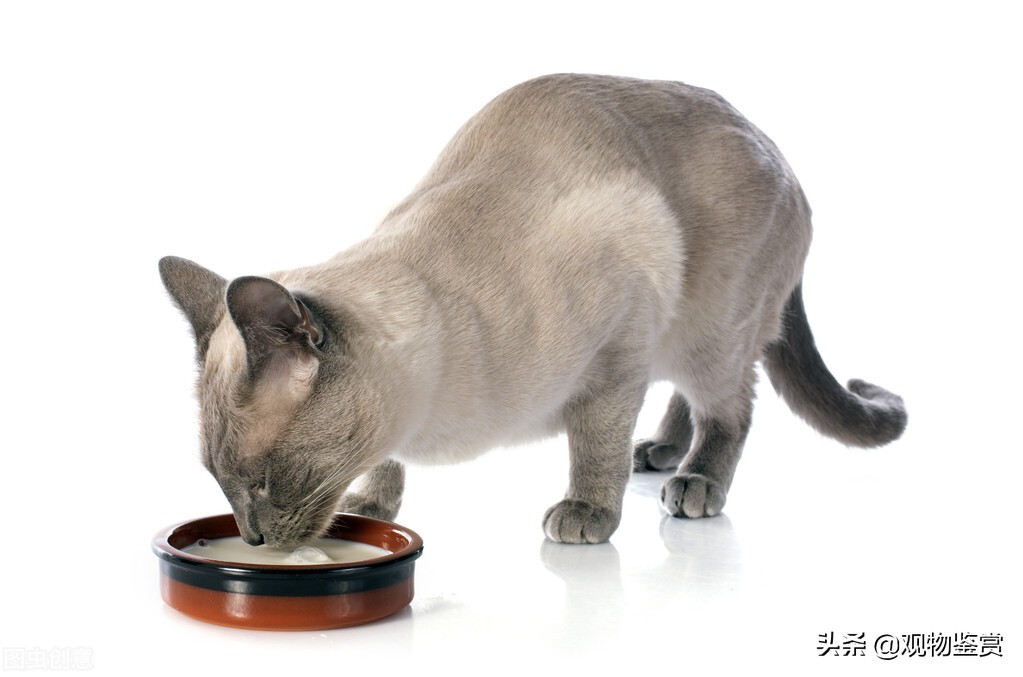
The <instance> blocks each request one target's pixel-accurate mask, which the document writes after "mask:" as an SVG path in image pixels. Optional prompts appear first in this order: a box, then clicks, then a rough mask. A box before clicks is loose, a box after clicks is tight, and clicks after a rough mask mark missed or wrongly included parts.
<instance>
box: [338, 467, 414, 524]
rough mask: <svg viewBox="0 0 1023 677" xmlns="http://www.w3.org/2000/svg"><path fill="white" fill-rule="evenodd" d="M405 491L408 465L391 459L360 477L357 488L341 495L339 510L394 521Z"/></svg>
mask: <svg viewBox="0 0 1023 677" xmlns="http://www.w3.org/2000/svg"><path fill="white" fill-rule="evenodd" d="M404 491H405V466H403V465H402V464H401V463H398V462H397V461H393V460H391V459H388V460H386V461H384V462H383V463H381V464H379V465H377V466H374V467H373V468H372V469H371V470H370V471H369V472H367V473H366V474H365V475H363V476H362V477H360V478H359V484H358V489H357V490H356V491H350V492H348V493H346V494H345V495H344V496H342V497H341V502H340V503H339V504H338V508H337V509H338V511H340V512H349V513H354V514H356V515H365V516H366V517H376V518H377V519H383V520H393V519H394V518H395V517H397V516H398V509H399V508H401V496H402V493H403V492H404Z"/></svg>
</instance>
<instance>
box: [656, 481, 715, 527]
mask: <svg viewBox="0 0 1023 677" xmlns="http://www.w3.org/2000/svg"><path fill="white" fill-rule="evenodd" d="M725 496H726V492H725V488H724V487H722V486H721V484H720V483H718V482H716V481H714V480H712V479H710V478H709V477H707V476H705V475H698V474H696V473H683V474H680V475H675V476H674V477H672V478H671V479H669V480H667V481H666V482H665V483H664V485H663V486H662V487H661V505H663V506H664V509H665V510H667V511H668V512H669V513H670V514H671V515H673V516H674V517H713V516H714V515H717V514H718V513H720V512H721V509H722V508H724V507H725Z"/></svg>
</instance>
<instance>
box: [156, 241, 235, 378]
mask: <svg viewBox="0 0 1023 677" xmlns="http://www.w3.org/2000/svg"><path fill="white" fill-rule="evenodd" d="M160 278H161V279H162V280H163V286H164V287H166V288H167V291H168V292H169V293H170V295H171V297H172V298H173V299H174V303H175V304H177V306H178V308H180V309H181V312H183V313H184V314H185V317H186V318H188V322H189V324H191V325H192V333H193V334H194V335H195V346H196V353H197V355H198V357H199V360H200V361H202V360H203V359H204V358H205V356H206V349H207V348H208V347H209V344H210V336H211V335H212V334H213V330H214V329H216V328H217V325H218V324H220V320H221V319H222V318H223V317H224V311H225V305H224V290H225V289H227V280H225V279H224V278H222V277H220V276H219V275H217V274H216V273H214V272H213V271H211V270H207V269H206V268H203V267H202V266H200V265H199V264H198V263H194V262H192V261H189V260H188V259H182V258H178V257H177V256H165V257H163V258H162V259H160Z"/></svg>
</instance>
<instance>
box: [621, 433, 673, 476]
mask: <svg viewBox="0 0 1023 677" xmlns="http://www.w3.org/2000/svg"><path fill="white" fill-rule="evenodd" d="M681 462H682V452H681V451H679V448H678V447H677V446H675V445H674V444H665V443H663V442H658V441H656V440H640V441H639V442H637V443H636V446H635V447H634V448H633V450H632V469H633V470H634V471H635V472H643V471H645V470H667V469H668V468H675V467H677V466H678V464H679V463H681Z"/></svg>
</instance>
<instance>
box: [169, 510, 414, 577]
mask: <svg viewBox="0 0 1023 677" xmlns="http://www.w3.org/2000/svg"><path fill="white" fill-rule="evenodd" d="M213 520H221V521H227V520H230V521H231V523H232V524H234V527H233V528H230V529H229V531H231V533H227V534H218V535H216V536H210V538H222V537H227V536H237V535H239V533H238V530H237V524H235V523H234V516H233V515H232V514H231V513H226V514H220V515H208V516H206V517H198V518H195V519H190V520H184V521H182V522H178V523H175V524H173V525H171V526H168V527H165V528H164V529H161V530H160V531H158V532H157V533H156V535H155V536H154V537H153V541H152V549H153V552H154V553H155V554H156V556H157V557H159V558H160V559H161V560H165V561H168V562H171V563H174V562H175V561H177V562H184V563H186V564H189V565H192V566H200V567H206V568H209V569H219V570H223V571H225V572H239V573H240V572H246V571H247V572H252V573H262V574H267V575H273V574H275V573H276V574H281V575H288V576H296V575H297V576H302V575H303V574H305V575H309V574H317V573H319V574H325V573H329V572H337V573H341V572H347V573H356V572H363V571H369V570H372V569H377V568H380V567H387V566H391V565H393V564H397V563H399V562H401V561H404V560H409V559H417V558H418V557H419V556H420V555H421V554H422V550H423V538H422V537H421V536H420V535H419V534H418V533H416V532H415V531H413V530H412V529H409V528H408V527H405V526H403V525H401V524H397V523H396V522H390V521H387V520H382V519H377V518H375V517H366V516H364V515H354V514H350V513H336V514H335V515H334V519H333V521H332V522H331V529H335V530H339V531H340V532H341V533H342V534H343V533H344V531H345V528H344V527H345V526H354V525H356V524H358V525H361V526H363V527H373V526H376V527H378V528H383V529H385V530H388V531H391V532H393V533H396V534H398V535H399V537H401V538H403V539H405V540H407V544H406V545H404V546H403V547H401V548H399V549H398V550H396V551H393V552H389V553H388V554H386V555H381V556H380V557H373V558H370V559H363V560H356V561H350V562H330V563H326V564H252V563H248V562H231V561H227V560H218V559H212V558H209V557H203V556H201V555H196V554H194V553H189V552H185V551H184V550H180V549H178V548H176V547H174V546H173V545H171V543H170V541H171V539H172V538H173V537H174V536H175V534H177V533H178V532H179V531H180V530H182V529H184V528H186V527H189V526H192V525H196V524H197V523H200V522H207V521H213ZM346 523H347V524H346ZM326 537H328V538H329V536H326ZM351 540H359V539H351ZM359 542H361V543H367V544H368V545H373V546H376V547H384V546H382V545H380V543H378V542H368V541H359Z"/></svg>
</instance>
